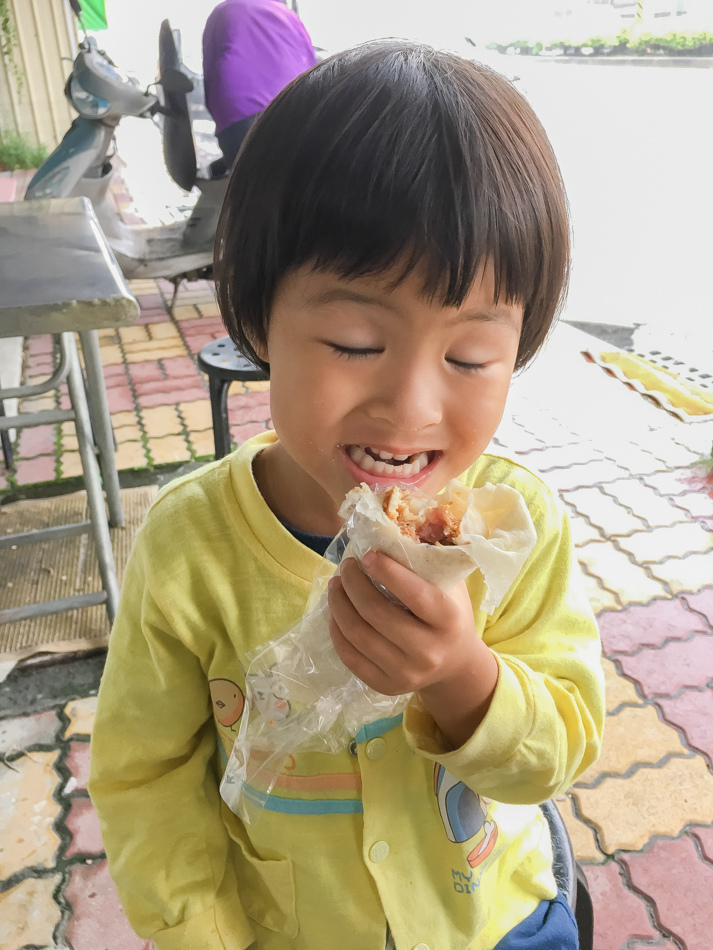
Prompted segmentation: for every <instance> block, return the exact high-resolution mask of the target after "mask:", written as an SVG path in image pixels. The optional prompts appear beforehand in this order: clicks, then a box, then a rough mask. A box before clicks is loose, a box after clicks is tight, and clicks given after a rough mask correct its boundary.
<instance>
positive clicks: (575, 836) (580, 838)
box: [555, 795, 605, 864]
mask: <svg viewBox="0 0 713 950" xmlns="http://www.w3.org/2000/svg"><path fill="white" fill-rule="evenodd" d="M555 804H556V806H557V810H558V811H559V813H560V815H561V816H562V821H563V822H564V823H565V827H566V828H567V833H568V835H569V838H570V841H571V842H572V848H573V850H574V856H575V858H576V859H577V861H586V862H587V863H591V864H600V863H601V862H602V861H604V860H605V857H604V855H603V854H602V852H601V851H600V850H599V848H598V847H597V842H596V840H595V838H594V832H593V831H592V829H591V828H590V827H589V825H586V824H585V823H584V822H583V821H582V820H581V819H580V818H578V817H577V816H576V815H575V813H574V808H573V806H572V800H571V798H570V797H569V796H568V795H560V796H559V797H558V798H556V799H555Z"/></svg>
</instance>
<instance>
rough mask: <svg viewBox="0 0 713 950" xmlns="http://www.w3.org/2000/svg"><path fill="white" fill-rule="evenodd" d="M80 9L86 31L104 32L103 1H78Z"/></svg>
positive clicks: (104, 12)
mask: <svg viewBox="0 0 713 950" xmlns="http://www.w3.org/2000/svg"><path fill="white" fill-rule="evenodd" d="M79 5H80V6H81V8H82V20H83V21H84V28H85V29H86V30H106V28H107V21H106V3H105V0H79Z"/></svg>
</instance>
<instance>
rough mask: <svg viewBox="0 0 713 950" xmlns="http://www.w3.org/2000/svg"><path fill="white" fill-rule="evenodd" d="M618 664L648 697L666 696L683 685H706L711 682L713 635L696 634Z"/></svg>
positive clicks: (646, 650) (630, 657)
mask: <svg viewBox="0 0 713 950" xmlns="http://www.w3.org/2000/svg"><path fill="white" fill-rule="evenodd" d="M619 663H620V664H621V668H622V670H623V671H624V673H625V674H626V675H627V676H629V677H631V679H633V680H636V682H637V683H638V684H639V686H640V688H641V691H642V693H643V694H644V695H645V696H648V697H651V696H669V695H672V694H673V693H677V692H678V691H679V690H680V689H682V688H683V687H684V686H686V687H691V686H705V684H706V683H707V682H709V681H713V636H711V635H710V634H695V635H694V636H693V637H691V638H690V639H688V640H672V641H671V642H670V643H667V644H666V645H665V646H662V647H660V648H658V649H656V648H653V649H648V648H647V649H644V650H642V651H641V652H640V653H637V654H635V655H634V656H623V657H620V658H619Z"/></svg>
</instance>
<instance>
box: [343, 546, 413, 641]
mask: <svg viewBox="0 0 713 950" xmlns="http://www.w3.org/2000/svg"><path fill="white" fill-rule="evenodd" d="M340 575H341V576H340V578H339V580H340V581H341V584H342V585H343V587H344V591H345V592H346V596H347V598H348V599H349V601H350V603H351V605H352V607H353V608H354V610H355V611H356V612H357V614H358V615H359V616H360V617H361V619H362V620H364V621H365V622H366V623H367V624H368V625H369V626H370V627H372V628H373V629H374V630H378V632H379V633H380V634H381V635H382V636H383V637H386V638H387V640H390V641H391V642H392V643H394V644H395V645H396V646H397V647H400V644H402V643H403V642H404V638H406V642H409V643H412V642H413V639H414V636H416V635H417V632H418V628H421V626H422V624H421V621H420V620H419V619H418V618H417V617H414V616H412V615H411V614H410V613H409V612H408V611H407V610H404V609H403V607H402V606H400V605H398V604H394V603H392V601H390V600H389V599H388V598H387V597H386V596H385V595H384V594H383V593H382V591H380V590H379V589H378V588H377V587H375V586H374V584H373V582H372V580H371V579H370V578H369V577H368V576H367V575H366V574H365V573H364V572H363V571H362V570H361V568H360V567H359V565H358V564H357V563H356V561H355V560H354V559H353V558H348V559H347V560H346V561H342V566H341V568H340ZM384 586H386V585H384ZM415 628H416V629H415Z"/></svg>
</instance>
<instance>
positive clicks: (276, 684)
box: [250, 670, 292, 723]
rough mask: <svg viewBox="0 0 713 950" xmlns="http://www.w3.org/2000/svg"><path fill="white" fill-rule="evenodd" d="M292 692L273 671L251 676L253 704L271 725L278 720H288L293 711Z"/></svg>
mask: <svg viewBox="0 0 713 950" xmlns="http://www.w3.org/2000/svg"><path fill="white" fill-rule="evenodd" d="M289 695H290V692H289V690H288V688H287V686H286V685H285V683H283V682H282V680H281V679H279V678H278V677H277V676H275V675H274V674H273V672H272V670H268V671H267V672H266V673H253V674H252V675H251V676H250V696H251V697H252V700H253V704H254V706H255V708H256V709H257V711H258V712H259V713H260V715H261V716H266V717H267V718H268V719H269V720H270V723H272V722H274V721H275V720H276V719H287V717H288V716H289V715H290V712H291V711H292V707H291V706H290V702H289V699H288V697H289Z"/></svg>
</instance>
